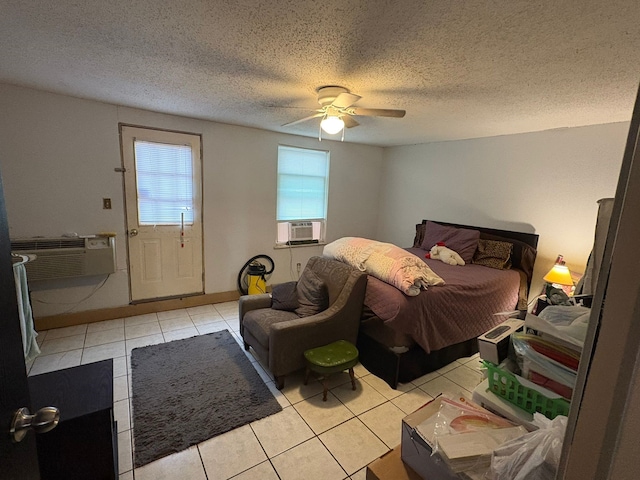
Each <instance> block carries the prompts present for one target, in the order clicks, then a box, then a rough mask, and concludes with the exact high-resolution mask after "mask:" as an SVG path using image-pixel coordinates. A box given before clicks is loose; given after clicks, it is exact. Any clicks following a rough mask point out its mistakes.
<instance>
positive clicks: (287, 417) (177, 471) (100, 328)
mask: <svg viewBox="0 0 640 480" xmlns="http://www.w3.org/2000/svg"><path fill="white" fill-rule="evenodd" d="M224 329H227V330H229V331H230V332H231V333H232V334H233V335H234V337H235V338H236V340H237V341H238V343H239V344H240V345H242V340H241V338H240V334H239V324H238V302H227V303H219V304H215V305H205V306H201V307H194V308H187V309H181V310H172V311H167V312H159V313H157V314H155V313H152V314H147V315H138V316H135V317H128V318H121V319H116V320H108V321H104V322H99V323H91V324H86V325H78V326H73V327H66V328H59V329H55V330H48V331H43V332H40V334H39V335H38V343H39V344H40V348H41V350H42V354H41V355H40V356H39V357H37V358H36V359H35V360H34V361H33V362H31V363H30V364H29V365H27V368H28V372H29V375H37V374H40V373H46V372H50V371H53V370H58V369H62V368H68V367H72V366H76V365H80V364H86V363H90V362H95V361H99V360H104V359H107V358H113V361H114V364H113V365H114V373H113V375H114V393H113V396H114V399H113V400H114V414H115V418H116V420H117V422H118V450H119V452H118V453H119V455H118V457H119V468H120V480H133V479H135V480H147V479H149V480H151V479H153V480H174V479H187V478H188V479H190V480H198V479H206V480H214V479H215V480H217V479H229V478H233V479H234V480H269V479H274V480H277V479H280V480H297V479H302V478H304V479H305V480H314V479H318V480H333V479H335V480H344V479H354V480H364V479H365V470H366V468H365V467H366V465H367V464H368V463H370V462H371V461H373V460H375V459H376V458H378V457H379V456H380V455H382V454H384V453H385V452H387V451H388V450H390V449H392V448H394V447H395V446H397V445H398V444H399V443H400V436H401V421H402V418H403V417H404V416H405V415H407V414H408V413H411V412H413V411H414V410H415V409H417V408H418V407H420V406H421V405H423V404H424V403H426V402H428V401H429V400H431V399H432V398H433V397H434V396H436V395H438V394H440V393H441V392H444V391H451V392H454V393H455V392H459V391H465V390H466V391H468V392H470V391H472V390H473V389H474V388H475V386H476V385H477V384H478V383H479V382H480V381H481V379H482V375H481V372H480V363H479V360H478V358H477V355H474V356H473V357H470V358H464V359H459V360H456V361H455V362H453V363H451V364H450V365H447V366H446V367H444V368H442V369H440V370H438V371H436V372H432V373H429V374H427V375H424V376H423V377H420V378H418V379H416V380H414V381H412V382H411V383H407V384H403V385H400V386H399V387H398V389H397V390H393V389H391V388H390V387H389V386H388V385H387V384H386V383H385V382H384V381H382V380H380V379H379V378H378V377H376V376H374V375H372V374H370V373H369V372H368V371H367V370H366V369H365V368H364V367H363V366H362V365H358V366H356V367H355V369H354V370H355V372H356V391H355V392H354V391H353V390H351V382H350V379H349V376H348V374H346V373H343V374H339V375H333V376H331V377H330V387H331V390H330V392H329V395H328V398H327V401H326V402H323V401H322V385H321V384H320V382H318V381H311V382H309V384H308V385H303V374H302V372H299V373H297V374H293V375H290V376H288V377H287V378H286V381H285V388H284V389H283V390H282V391H278V390H277V389H276V388H275V385H274V382H273V379H272V378H271V377H270V376H269V375H268V374H267V372H266V371H265V369H264V368H263V366H262V365H261V364H260V362H258V361H257V360H256V359H255V358H254V357H253V355H252V354H251V353H248V352H246V353H247V356H248V358H249V359H250V360H251V362H252V364H253V365H254V367H255V368H256V370H257V371H258V373H259V374H260V376H261V377H262V378H263V380H264V381H265V383H266V384H267V386H268V387H269V388H270V390H271V391H272V392H273V393H274V395H275V397H276V398H277V400H278V402H280V404H281V405H282V407H283V410H282V411H281V412H279V413H277V414H275V415H272V416H270V417H267V418H263V419H261V420H258V421H256V422H253V423H251V424H249V425H245V426H242V427H240V428H237V429H235V430H233V431H231V432H228V433H225V434H223V435H220V436H217V437H214V438H212V439H209V440H206V441H204V442H202V443H200V444H198V445H196V446H193V447H191V448H189V449H187V450H185V451H182V452H180V453H176V454H173V455H170V456H168V457H165V458H162V459H160V460H157V461H155V462H153V463H150V464H148V465H145V466H143V467H141V468H136V469H134V468H133V459H132V452H133V447H132V445H133V443H132V429H131V428H132V419H131V406H130V397H131V367H130V364H129V359H130V355H131V350H132V349H133V348H136V347H141V346H146V345H152V344H156V343H163V342H169V341H172V340H178V339H181V338H187V337H191V336H194V335H203V334H207V333H211V332H216V331H219V330H224Z"/></svg>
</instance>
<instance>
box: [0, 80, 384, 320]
mask: <svg viewBox="0 0 640 480" xmlns="http://www.w3.org/2000/svg"><path fill="white" fill-rule="evenodd" d="M0 111H2V116H1V117H0V145H2V149H1V150H0V152H1V153H0V168H1V169H2V176H3V181H4V187H5V197H6V206H7V213H8V217H9V224H10V234H11V237H12V238H14V237H27V236H35V235H42V236H58V235H61V234H63V233H65V232H77V233H80V234H90V233H97V232H101V231H115V232H117V262H118V271H117V273H116V274H114V275H112V276H111V277H110V278H109V279H108V280H107V282H106V283H105V285H104V286H102V287H101V288H100V289H99V290H98V291H97V292H96V293H95V294H93V295H91V294H92V292H93V291H94V290H95V289H96V288H97V287H98V286H99V284H100V281H101V280H102V278H94V277H86V278H81V279H74V280H64V281H57V282H53V281H51V282H37V283H33V284H32V285H31V288H32V290H33V292H32V300H33V306H34V311H35V314H36V316H45V315H52V314H57V313H62V312H66V311H83V310H90V309H95V308H104V307H112V306H121V305H126V304H127V303H128V302H129V291H128V277H127V273H126V269H127V263H126V262H127V259H126V244H125V236H124V232H125V216H124V205H123V189H122V179H121V174H118V173H116V172H114V168H116V167H119V166H120V162H121V159H120V147H119V138H118V123H119V122H122V123H129V124H135V125H140V126H148V127H154V128H167V129H173V130H180V131H187V132H191V133H200V134H202V138H203V190H204V209H203V210H204V213H203V214H204V258H205V291H206V293H215V292H224V291H231V290H235V289H236V278H237V273H238V270H239V269H240V268H241V267H242V265H243V264H244V263H245V262H246V261H247V260H248V259H249V258H250V257H252V256H253V255H256V254H259V253H263V254H267V255H269V256H271V257H272V258H273V259H274V260H275V262H276V270H275V272H274V275H273V276H272V277H271V282H273V283H277V282H282V281H286V280H289V279H291V278H292V275H295V264H296V263H297V262H301V263H302V265H305V264H306V261H307V259H308V258H309V257H310V256H312V255H317V254H320V253H321V251H322V248H321V247H303V248H294V249H291V250H288V249H285V250H282V249H280V250H274V248H273V246H274V240H275V237H276V233H275V229H276V227H275V208H276V207H275V204H276V171H277V146H278V144H279V143H283V144H287V145H293V146H300V147H312V148H318V149H323V150H329V151H330V152H331V157H330V158H331V171H330V179H329V212H328V225H327V238H328V240H329V241H331V240H335V239H336V238H339V237H341V236H347V235H356V236H363V237H369V238H371V237H373V236H374V234H375V230H376V225H377V221H378V186H379V184H380V171H381V166H382V156H383V150H382V149H381V148H379V147H370V146H363V145H355V144H348V143H342V142H334V141H326V140H325V141H322V142H318V141H317V140H314V139H310V138H305V137H298V136H293V135H284V134H278V133H272V132H266V131H261V130H256V129H251V128H244V127H237V126H231V125H224V124H219V123H214V122H208V121H203V120H196V119H189V118H184V117H176V116H170V115H162V114H157V113H153V112H148V111H143V110H137V109H132V108H125V107H117V106H115V105H108V104H104V103H99V102H94V101H89V100H81V99H77V98H72V97H67V96H62V95H55V94H51V93H46V92H42V91H38V90H31V89H26V88H19V87H15V86H10V85H0ZM103 197H108V198H111V199H112V204H113V208H112V210H103V209H102V198H103ZM290 264H291V265H292V267H293V268H292V271H293V272H292V273H290ZM89 295H91V296H90V297H89V298H88V299H86V300H83V299H84V298H85V297H87V296H89ZM81 300H82V301H81ZM45 302H46V303H45Z"/></svg>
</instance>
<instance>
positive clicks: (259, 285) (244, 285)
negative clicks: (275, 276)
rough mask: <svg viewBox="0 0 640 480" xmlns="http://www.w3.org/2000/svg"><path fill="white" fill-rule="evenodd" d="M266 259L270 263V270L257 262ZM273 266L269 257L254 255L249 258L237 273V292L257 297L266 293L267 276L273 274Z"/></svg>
mask: <svg viewBox="0 0 640 480" xmlns="http://www.w3.org/2000/svg"><path fill="white" fill-rule="evenodd" d="M262 258H264V259H266V260H268V261H269V262H270V263H271V268H270V269H269V270H267V267H266V266H265V265H264V264H263V263H261V262H259V261H258V259H262ZM274 269H275V264H274V262H273V260H272V259H271V257H269V256H267V255H256V256H255V257H252V258H250V259H249V260H248V261H247V263H245V264H244V266H243V267H242V269H241V270H240V272H239V273H238V290H239V291H240V293H242V294H243V295H259V294H261V293H267V276H268V275H271V273H273V270H274Z"/></svg>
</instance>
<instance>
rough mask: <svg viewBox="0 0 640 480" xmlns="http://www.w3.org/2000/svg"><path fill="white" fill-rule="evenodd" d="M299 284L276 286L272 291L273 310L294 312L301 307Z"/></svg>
mask: <svg viewBox="0 0 640 480" xmlns="http://www.w3.org/2000/svg"><path fill="white" fill-rule="evenodd" d="M297 283H298V282H286V283H279V284H278V285H274V286H273V288H272V290H271V308H273V309H274V310H286V311H287V312H293V311H294V310H295V309H296V308H298V307H299V306H300V304H299V303H298V290H297V288H296V287H297Z"/></svg>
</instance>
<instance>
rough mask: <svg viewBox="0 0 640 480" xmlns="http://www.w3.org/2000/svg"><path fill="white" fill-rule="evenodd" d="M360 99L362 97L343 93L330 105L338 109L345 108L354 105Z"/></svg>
mask: <svg viewBox="0 0 640 480" xmlns="http://www.w3.org/2000/svg"><path fill="white" fill-rule="evenodd" d="M361 98H362V97H361V96H360V95H355V94H353V93H346V92H343V93H341V94H340V95H338V96H337V97H336V99H335V100H334V101H333V102H331V105H333V106H334V107H338V108H347V107H350V106H351V105H353V104H354V103H356V102H357V101H358V100H360V99H361Z"/></svg>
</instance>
